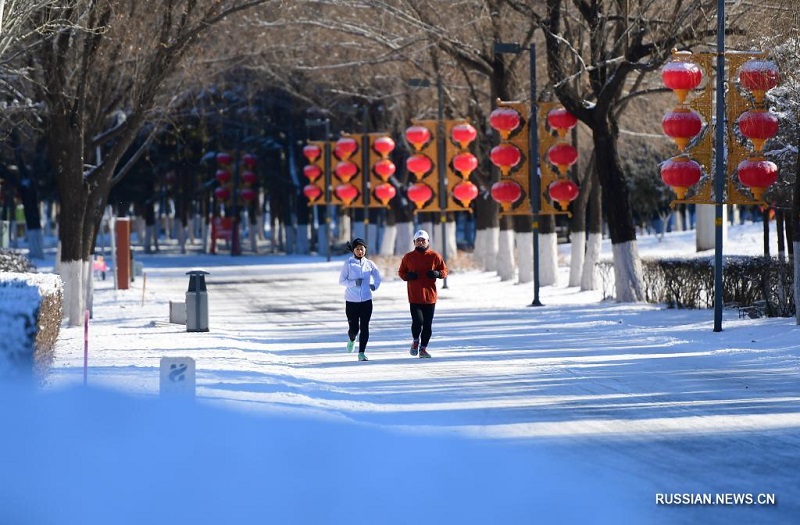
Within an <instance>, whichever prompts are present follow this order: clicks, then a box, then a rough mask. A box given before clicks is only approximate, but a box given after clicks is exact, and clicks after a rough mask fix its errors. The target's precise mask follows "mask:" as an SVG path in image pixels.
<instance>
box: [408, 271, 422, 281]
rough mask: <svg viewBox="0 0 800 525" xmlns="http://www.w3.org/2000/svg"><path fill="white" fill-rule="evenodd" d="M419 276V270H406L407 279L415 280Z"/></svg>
mask: <svg viewBox="0 0 800 525" xmlns="http://www.w3.org/2000/svg"><path fill="white" fill-rule="evenodd" d="M417 277H419V275H417V272H406V281H413V280H414V279H416V278H417Z"/></svg>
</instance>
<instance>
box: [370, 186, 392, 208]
mask: <svg viewBox="0 0 800 525" xmlns="http://www.w3.org/2000/svg"><path fill="white" fill-rule="evenodd" d="M395 195H397V190H395V189H394V186H392V185H391V184H388V183H384V184H378V186H376V187H375V197H376V198H377V199H378V200H379V201H381V203H383V205H384V206H386V205H387V204H388V202H389V201H390V200H392V198H394V196H395Z"/></svg>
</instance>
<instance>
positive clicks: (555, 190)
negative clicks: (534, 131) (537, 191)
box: [547, 179, 579, 210]
mask: <svg viewBox="0 0 800 525" xmlns="http://www.w3.org/2000/svg"><path fill="white" fill-rule="evenodd" d="M547 192H548V194H549V195H550V198H551V199H553V200H554V201H556V202H558V204H559V206H561V209H562V210H566V209H567V207H568V206H569V203H570V202H572V201H574V200H575V199H576V198H577V197H578V193H579V190H578V185H577V184H575V183H574V182H572V181H571V180H568V179H559V180H557V181H554V182H552V183H550V186H549V187H548V188H547Z"/></svg>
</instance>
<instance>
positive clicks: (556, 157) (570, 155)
mask: <svg viewBox="0 0 800 525" xmlns="http://www.w3.org/2000/svg"><path fill="white" fill-rule="evenodd" d="M577 123H578V119H577V118H576V117H575V115H573V114H572V113H570V112H569V111H567V110H566V109H564V108H563V107H557V108H554V109H551V110H550V111H549V112H548V113H547V124H548V125H549V126H550V128H552V129H554V130H556V132H557V133H558V141H556V143H555V144H554V145H552V146H551V147H550V149H548V150H547V158H548V160H549V161H550V163H551V164H553V165H555V166H556V167H557V168H558V173H559V175H560V176H559V178H558V179H557V180H555V181H553V182H551V183H550V185H549V186H548V187H547V193H548V195H549V196H550V198H551V199H552V200H553V201H555V202H557V203H558V204H559V206H560V207H561V210H562V211H566V210H567V207H568V206H569V203H570V202H572V201H573V200H575V199H576V198H577V197H578V193H579V190H578V185H577V184H575V183H574V182H573V181H572V180H570V178H569V177H568V172H569V169H570V167H572V165H573V164H575V162H577V160H578V150H577V149H575V147H574V146H573V145H572V144H569V143H568V142H567V141H566V136H567V132H568V131H569V130H571V129H572V128H574V127H575V125H576V124H577Z"/></svg>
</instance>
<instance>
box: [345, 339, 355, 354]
mask: <svg viewBox="0 0 800 525" xmlns="http://www.w3.org/2000/svg"><path fill="white" fill-rule="evenodd" d="M355 347H356V342H355V341H347V351H348V352H352V351H353V348H355Z"/></svg>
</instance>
